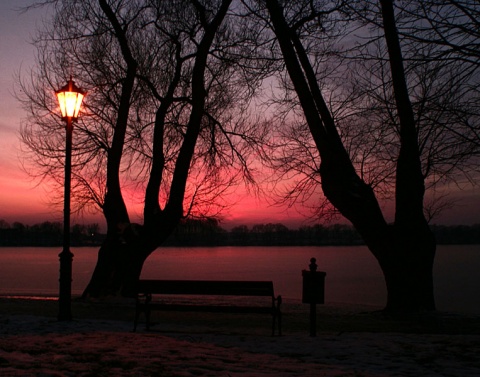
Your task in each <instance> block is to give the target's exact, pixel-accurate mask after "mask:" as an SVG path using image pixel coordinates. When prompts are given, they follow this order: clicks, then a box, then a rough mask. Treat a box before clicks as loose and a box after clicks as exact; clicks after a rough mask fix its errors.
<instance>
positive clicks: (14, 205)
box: [0, 0, 480, 227]
mask: <svg viewBox="0 0 480 377" xmlns="http://www.w3.org/2000/svg"><path fill="white" fill-rule="evenodd" d="M32 2H33V1H32V0H30V1H29V0H2V1H1V2H0V169H1V172H2V178H1V181H0V219H3V220H5V221H7V222H9V223H12V222H14V221H20V222H23V223H26V224H31V223H35V222H42V221H61V220H62V216H63V213H62V208H54V207H51V206H49V205H48V194H47V192H46V190H47V187H45V186H42V185H40V186H36V185H37V184H38V182H33V181H32V180H31V179H30V178H29V177H28V176H27V175H26V173H25V172H23V170H22V169H21V166H20V159H19V155H20V142H19V138H18V131H19V128H20V123H21V120H22V118H25V117H26V114H25V113H24V112H23V111H22V110H21V108H20V105H19V103H18V102H17V101H16V99H15V98H14V97H13V95H12V93H13V92H14V82H13V76H14V75H15V73H16V72H17V71H18V70H21V72H22V73H23V75H28V72H29V69H30V68H31V67H32V66H33V57H34V53H35V50H34V48H33V46H31V45H30V44H29V40H30V36H31V35H32V34H33V32H34V29H35V27H36V25H40V24H41V20H42V14H41V12H39V11H33V12H28V13H26V14H18V13H17V12H15V10H14V9H15V7H18V6H23V5H27V4H30V3H32ZM237 192H244V190H243V189H242V188H239V189H238V190H237ZM455 196H461V197H462V200H461V201H460V202H459V203H458V205H457V206H456V207H455V208H453V209H452V210H450V211H448V212H446V213H444V214H443V216H442V217H441V218H438V219H437V220H436V221H435V222H436V223H443V224H473V223H480V211H478V209H479V208H480V189H476V190H473V189H470V190H464V191H458V193H457V194H455ZM135 212H137V213H139V212H140V213H141V209H139V210H136V211H135ZM390 212H391V211H390ZM132 220H133V221H135V220H136V219H135V215H134V214H133V215H132ZM92 221H95V222H99V223H101V224H102V223H103V219H102V217H101V216H97V217H94V218H92V217H91V216H85V218H77V219H76V218H74V219H73V222H80V223H82V222H92ZM268 222H281V223H284V224H285V225H287V226H289V227H296V226H298V225H300V224H301V223H304V222H306V223H308V220H307V219H305V218H304V217H302V216H301V215H300V214H299V213H298V212H297V211H296V210H287V209H285V208H278V207H273V206H271V205H269V204H268V203H267V201H266V200H262V199H259V198H255V197H252V196H248V195H246V194H245V195H242V196H241V197H240V199H238V200H237V204H236V205H235V206H234V207H233V208H232V209H231V211H230V213H229V215H228V216H225V222H224V223H223V225H224V226H226V227H231V226H233V225H238V224H247V225H251V224H254V223H268Z"/></svg>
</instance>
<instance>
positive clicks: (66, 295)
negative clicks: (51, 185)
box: [56, 77, 86, 321]
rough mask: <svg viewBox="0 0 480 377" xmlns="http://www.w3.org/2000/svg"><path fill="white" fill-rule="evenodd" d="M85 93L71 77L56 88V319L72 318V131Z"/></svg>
mask: <svg viewBox="0 0 480 377" xmlns="http://www.w3.org/2000/svg"><path fill="white" fill-rule="evenodd" d="M85 94H86V93H85V92H84V91H82V90H81V89H80V88H78V87H77V86H76V85H75V83H74V82H73V80H72V78H71V77H70V80H69V81H68V82H67V85H65V86H63V87H62V88H61V89H60V90H57V91H56V95H57V98H58V103H59V105H60V111H61V113H62V119H63V120H65V121H66V123H67V127H66V138H65V185H64V189H65V192H64V206H63V250H62V252H61V253H60V254H59V255H58V256H59V258H60V279H59V283H60V284H59V285H60V287H59V293H58V303H59V310H58V320H59V321H70V320H71V319H72V261H73V254H72V252H71V251H70V189H71V180H72V134H73V121H75V120H77V118H78V113H79V111H80V106H81V104H82V101H83V97H84V96H85Z"/></svg>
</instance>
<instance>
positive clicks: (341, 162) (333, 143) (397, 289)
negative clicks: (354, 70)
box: [266, 0, 435, 313]
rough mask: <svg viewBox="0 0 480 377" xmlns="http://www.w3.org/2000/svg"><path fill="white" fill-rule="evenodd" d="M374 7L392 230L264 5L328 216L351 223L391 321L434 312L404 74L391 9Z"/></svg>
mask: <svg viewBox="0 0 480 377" xmlns="http://www.w3.org/2000/svg"><path fill="white" fill-rule="evenodd" d="M381 3H382V6H383V16H384V23H385V25H386V30H385V34H386V39H387V44H388V47H389V52H390V59H391V61H392V77H394V90H395V98H396V100H397V107H398V111H399V113H401V114H400V123H401V131H400V144H401V148H400V154H399V158H398V164H397V186H396V216H395V224H394V225H392V226H390V225H388V224H387V223H386V221H385V218H384V216H383V214H382V211H381V209H380V206H379V203H378V200H377V198H376V197H375V194H374V192H373V189H372V188H371V187H370V186H369V185H367V184H366V183H365V182H364V181H363V180H362V179H361V178H360V177H359V176H358V174H357V173H356V171H355V168H354V166H353V164H352V162H351V159H350V156H349V155H348V153H347V152H346V150H345V148H344V146H343V144H342V141H341V138H340V136H339V134H338V132H337V131H336V127H335V123H334V120H333V118H332V116H331V114H330V112H329V110H328V108H327V106H326V105H325V101H324V99H323V97H322V94H321V91H320V88H319V86H318V83H317V79H316V76H315V72H314V71H313V69H312V66H311V64H310V62H309V58H308V54H307V53H306V51H305V50H304V48H303V45H302V43H301V41H300V39H299V37H298V35H297V34H296V31H295V30H292V29H291V28H290V27H289V25H288V23H287V21H286V19H285V16H284V14H283V9H282V8H281V6H280V4H279V2H278V0H266V5H267V8H268V11H269V14H270V19H271V21H272V25H273V28H274V32H275V35H276V37H277V39H278V43H279V45H280V48H281V51H282V54H283V58H284V61H285V65H286V69H287V71H288V73H289V76H290V79H291V80H292V83H293V86H294V88H295V91H296V92H297V95H298V98H299V101H300V105H301V106H302V109H303V112H304V114H305V118H306V121H307V123H308V125H309V128H310V132H311V134H312V137H313V140H314V142H315V144H316V146H317V149H318V151H319V153H320V157H321V165H320V176H321V181H322V190H323V192H324V194H325V196H326V197H327V199H328V200H329V201H330V202H331V203H332V204H333V205H334V206H335V208H337V209H338V210H339V211H340V213H341V214H342V215H343V216H345V217H346V218H347V219H348V220H350V221H351V222H352V224H353V226H354V227H355V228H356V229H357V230H358V231H359V233H360V234H361V236H362V238H363V239H364V241H365V243H366V245H367V246H368V248H369V249H370V251H371V252H372V253H373V255H374V256H375V257H376V259H377V260H378V262H379V264H380V267H381V269H382V271H383V274H384V277H385V282H386V286H387V292H388V298H387V304H386V307H385V309H386V310H387V311H390V312H397V313H398V312H411V311H421V310H434V309H435V300H434V294H433V278H432V271H433V260H434V256H435V240H434V237H433V234H432V233H431V231H430V229H429V227H428V224H427V222H426V220H425V217H424V216H423V194H424V182H423V176H422V172H421V164H420V157H419V149H418V144H417V139H416V130H415V121H414V116H413V112H412V107H411V104H410V100H409V97H408V90H407V87H406V80H405V76H404V72H403V65H402V58H401V51H400V45H399V43H398V35H397V34H396V28H395V19H394V14H393V8H392V7H393V5H392V2H391V1H389V0H384V1H381Z"/></svg>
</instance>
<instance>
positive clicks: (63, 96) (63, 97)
mask: <svg viewBox="0 0 480 377" xmlns="http://www.w3.org/2000/svg"><path fill="white" fill-rule="evenodd" d="M55 94H56V95H57V99H58V104H59V105H60V111H61V113H62V118H64V119H68V118H71V119H77V118H78V112H79V111H80V106H81V105H82V101H83V97H85V92H84V91H82V90H81V89H80V88H79V87H78V86H76V85H75V83H74V82H73V80H72V78H71V77H70V80H68V82H67V84H66V85H65V86H63V87H62V88H60V89H59V90H57V91H56V92H55Z"/></svg>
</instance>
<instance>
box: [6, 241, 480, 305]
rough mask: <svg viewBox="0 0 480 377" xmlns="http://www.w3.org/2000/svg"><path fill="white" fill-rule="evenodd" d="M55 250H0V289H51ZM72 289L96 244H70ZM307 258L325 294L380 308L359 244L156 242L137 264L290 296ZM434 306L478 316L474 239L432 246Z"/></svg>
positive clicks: (159, 272)
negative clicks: (320, 275)
mask: <svg viewBox="0 0 480 377" xmlns="http://www.w3.org/2000/svg"><path fill="white" fill-rule="evenodd" d="M60 251H61V248H26V247H19V248H13V247H3V248H0V295H42V296H43V295H47V296H49V295H50V296H55V295H57V294H58V269H59V262H58V254H59V252H60ZM72 252H73V253H74V255H75V256H74V259H73V282H72V291H73V294H74V295H80V294H81V293H82V291H83V289H84V288H85V286H86V284H87V283H88V281H89V279H90V276H91V274H92V272H93V269H94V267H95V263H96V258H97V252H98V248H91V247H84V248H72ZM311 257H315V258H316V259H317V264H318V266H319V268H318V269H319V271H325V272H326V273H327V276H326V285H325V300H326V304H328V303H329V302H330V303H352V304H368V305H375V306H383V305H384V304H385V302H386V289H385V284H384V280H383V275H382V272H381V270H380V268H379V267H378V264H377V262H376V260H375V258H374V257H373V256H372V254H371V253H370V252H369V251H368V249H367V248H366V247H365V246H353V247H351V246H348V247H257V246H252V247H194V248H177V247H175V248H174V247H168V248H160V249H158V250H157V251H156V252H155V253H153V254H152V255H151V256H150V258H149V259H148V260H147V262H146V263H145V266H144V269H143V272H142V278H152V279H155V278H157V279H210V280H214V279H218V280H222V279H231V280H272V281H273V282H274V288H275V291H276V292H275V293H276V294H281V295H282V296H283V297H284V298H286V299H295V300H298V299H300V298H301V292H302V274H301V272H302V270H304V269H308V264H309V260H310V258H311ZM434 280H435V296H436V301H437V308H438V309H439V310H446V311H457V312H463V313H472V314H480V245H467V246H438V248H437V257H436V261H435V267H434Z"/></svg>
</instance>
